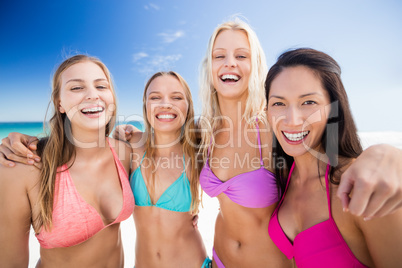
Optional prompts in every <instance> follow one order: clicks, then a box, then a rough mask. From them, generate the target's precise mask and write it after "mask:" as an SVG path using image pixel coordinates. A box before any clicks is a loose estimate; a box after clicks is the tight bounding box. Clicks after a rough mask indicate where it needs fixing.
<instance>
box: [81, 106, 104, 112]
mask: <svg viewBox="0 0 402 268" xmlns="http://www.w3.org/2000/svg"><path fill="white" fill-rule="evenodd" d="M81 111H82V112H83V113H96V112H102V111H103V107H93V108H84V109H82V110H81Z"/></svg>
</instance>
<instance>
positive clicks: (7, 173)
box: [0, 163, 40, 192]
mask: <svg viewBox="0 0 402 268" xmlns="http://www.w3.org/2000/svg"><path fill="white" fill-rule="evenodd" d="M39 176H40V170H39V169H38V168H36V167H35V166H31V165H24V164H19V163H17V164H16V165H15V167H13V168H9V167H5V166H3V165H0V192H1V191H4V190H5V189H7V188H14V189H15V187H18V188H19V189H22V188H24V189H28V188H30V187H31V186H33V185H34V184H35V183H37V182H38V181H39Z"/></svg>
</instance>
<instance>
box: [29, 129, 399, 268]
mask: <svg viewBox="0 0 402 268" xmlns="http://www.w3.org/2000/svg"><path fill="white" fill-rule="evenodd" d="M359 136H360V138H361V142H362V145H363V147H364V148H367V147H368V146H370V145H372V144H378V143H387V144H391V145H393V146H395V147H397V148H399V149H402V132H364V133H360V134H359ZM218 212H219V203H218V200H217V199H216V198H213V199H212V198H210V197H209V196H207V195H206V194H203V207H201V208H200V214H199V221H198V228H199V230H200V232H201V235H202V237H203V239H204V243H205V247H206V249H207V252H208V255H209V256H211V255H212V245H213V238H214V226H215V219H216V215H217V214H218ZM121 231H122V239H123V244H124V253H125V257H124V259H125V260H124V262H125V265H124V267H134V259H135V254H134V253H135V251H134V250H135V248H134V247H135V236H136V231H135V226H134V220H133V217H130V218H129V219H127V220H126V221H124V222H123V223H121ZM30 236H31V237H30V242H29V243H30V258H29V260H30V261H29V267H35V264H36V262H37V260H38V258H39V244H38V242H37V240H36V238H35V236H34V234H33V232H32V231H31V234H30Z"/></svg>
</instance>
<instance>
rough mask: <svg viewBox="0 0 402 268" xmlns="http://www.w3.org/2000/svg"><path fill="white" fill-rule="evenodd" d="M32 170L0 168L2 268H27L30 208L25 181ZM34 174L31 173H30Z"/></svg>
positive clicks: (24, 167) (23, 167) (19, 166)
mask: <svg viewBox="0 0 402 268" xmlns="http://www.w3.org/2000/svg"><path fill="white" fill-rule="evenodd" d="M29 169H31V170H33V169H35V168H34V167H32V166H22V165H17V166H16V167H15V168H12V169H10V168H7V167H4V166H1V165H0V260H1V266H2V267H28V262H29V243H28V240H29V230H30V225H31V206H30V202H29V198H28V193H27V185H26V183H25V181H26V180H25V179H19V180H17V179H16V177H17V178H18V177H21V176H22V177H24V176H25V177H26V172H27V171H29ZM33 172H35V171H33Z"/></svg>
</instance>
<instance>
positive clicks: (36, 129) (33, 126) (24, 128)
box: [0, 122, 45, 139]
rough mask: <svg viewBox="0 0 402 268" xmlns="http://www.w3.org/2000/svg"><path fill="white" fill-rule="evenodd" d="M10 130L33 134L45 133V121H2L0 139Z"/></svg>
mask: <svg viewBox="0 0 402 268" xmlns="http://www.w3.org/2000/svg"><path fill="white" fill-rule="evenodd" d="M10 132H20V133H24V134H27V135H31V136H38V135H44V133H45V132H44V130H43V122H7V123H0V139H3V138H5V137H7V136H8V134H9V133H10Z"/></svg>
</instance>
